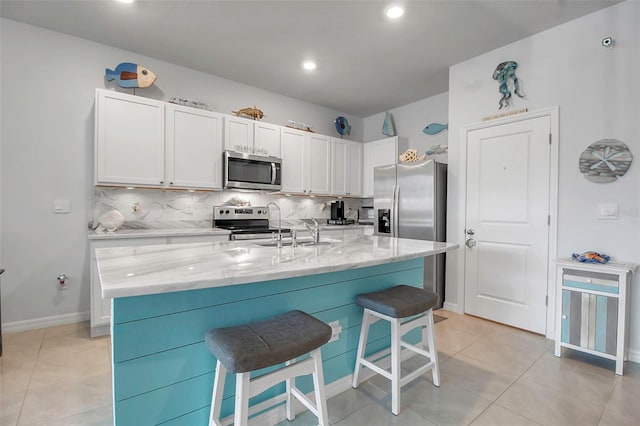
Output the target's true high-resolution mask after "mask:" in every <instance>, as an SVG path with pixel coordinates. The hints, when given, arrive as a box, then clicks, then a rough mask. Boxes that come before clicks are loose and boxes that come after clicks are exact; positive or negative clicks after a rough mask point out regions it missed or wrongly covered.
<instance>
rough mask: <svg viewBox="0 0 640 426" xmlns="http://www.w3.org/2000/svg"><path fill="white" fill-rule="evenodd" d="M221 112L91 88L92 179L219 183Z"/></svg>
mask: <svg viewBox="0 0 640 426" xmlns="http://www.w3.org/2000/svg"><path fill="white" fill-rule="evenodd" d="M222 128H223V115H221V114H217V113H213V112H210V111H205V110H200V109H195V108H189V107H185V106H180V105H175V104H169V103H165V102H160V101H155V100H153V99H147V98H143V97H140V96H134V95H129V94H124V93H118V92H113V91H110V90H103V89H98V90H96V135H95V136H96V181H95V183H96V185H120V186H146V187H160V188H193V189H222Z"/></svg>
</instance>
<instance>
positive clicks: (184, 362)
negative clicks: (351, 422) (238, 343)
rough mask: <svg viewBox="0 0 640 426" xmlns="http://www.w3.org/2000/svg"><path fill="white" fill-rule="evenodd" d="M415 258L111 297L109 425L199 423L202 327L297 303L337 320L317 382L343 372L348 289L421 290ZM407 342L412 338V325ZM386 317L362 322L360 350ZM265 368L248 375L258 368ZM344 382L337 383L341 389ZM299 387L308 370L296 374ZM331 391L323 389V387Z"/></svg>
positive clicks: (205, 357)
mask: <svg viewBox="0 0 640 426" xmlns="http://www.w3.org/2000/svg"><path fill="white" fill-rule="evenodd" d="M423 264H424V261H423V259H422V258H418V259H413V260H407V261H401V262H394V263H387V264H382V265H375V266H369V267H365V268H357V269H350V270H346V271H340V272H331V273H324V274H318V275H307V276H303V277H296V278H287V279H280V280H273V281H264V282H254V283H249V284H240V285H230V286H221V287H213V288H207V289H202V290H190V291H180V292H172V293H161V294H153V295H146V296H135V297H123V298H116V299H114V300H113V313H112V330H111V331H112V351H113V354H112V355H113V356H112V360H113V395H114V404H113V406H114V420H115V424H116V425H117V426H145V425H172V426H178V425H181V426H184V425H190V426H191V425H195V426H197V425H202V426H205V425H207V424H208V417H209V408H210V404H211V392H212V388H213V377H214V373H215V365H216V360H215V358H214V357H213V355H212V354H211V353H210V352H209V350H208V349H207V347H206V345H205V343H204V334H205V332H206V331H207V330H208V329H210V328H213V327H226V326H232V325H238V324H243V323H248V322H253V321H259V320H263V319H266V318H269V317H271V316H274V315H277V314H280V313H283V312H285V311H288V310H292V309H300V310H302V311H304V312H307V313H309V314H311V315H313V316H314V317H316V318H318V319H320V320H322V321H325V322H327V323H329V322H332V321H339V322H340V326H341V327H342V332H341V333H340V336H339V338H338V340H336V341H333V342H330V343H328V344H326V345H325V346H323V348H322V358H323V367H324V376H325V384H327V385H329V386H328V388H331V384H332V383H334V382H336V383H334V388H335V384H338V383H337V381H339V380H340V379H344V378H346V377H349V376H350V375H351V374H352V373H353V368H354V363H355V358H356V349H357V346H358V337H359V334H360V324H361V322H362V308H360V307H359V306H356V305H355V304H354V299H355V296H356V294H359V293H367V292H372V291H378V290H382V289H385V288H389V287H392V286H394V285H397V284H407V285H412V286H416V287H422V282H423V276H424V274H423ZM411 333H413V335H409V336H408V337H407V340H409V341H411V340H413V341H417V340H418V339H419V330H414V331H413V332H411ZM389 336H390V331H389V324H388V322H387V321H380V322H377V323H376V324H374V325H373V326H372V327H371V331H370V332H369V339H368V342H369V344H368V346H367V349H368V354H373V353H376V352H378V351H380V350H383V349H385V348H387V347H389ZM266 371H268V370H267V369H265V370H261V371H258V372H256V374H263V373H265V372H266ZM342 382H344V384H346V386H343V387H341V388H340V389H339V390H340V391H341V390H345V389H347V387H348V384H347V383H348V382H347V381H346V380H343V381H341V383H342ZM297 383H298V385H299V387H300V388H301V389H302V390H303V391H304V392H309V391H311V390H312V383H311V376H306V377H303V378H299V379H298V382H297ZM283 392H284V384H280V385H277V386H275V387H273V388H271V389H269V390H267V391H266V392H265V393H263V394H261V395H258V396H256V397H255V398H253V399H251V401H250V404H251V405H253V404H256V403H259V402H262V401H265V400H267V399H269V398H272V397H274V396H276V395H278V394H281V393H283ZM234 394H235V376H234V375H232V374H229V375H228V376H227V381H226V385H225V392H224V402H223V408H222V416H223V417H225V416H228V415H230V414H232V413H233V406H234ZM329 396H331V393H329Z"/></svg>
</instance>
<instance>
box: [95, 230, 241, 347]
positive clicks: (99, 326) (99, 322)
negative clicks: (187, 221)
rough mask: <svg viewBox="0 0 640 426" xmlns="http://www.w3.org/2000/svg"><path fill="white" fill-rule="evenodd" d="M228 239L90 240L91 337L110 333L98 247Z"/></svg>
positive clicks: (225, 236) (226, 237)
mask: <svg viewBox="0 0 640 426" xmlns="http://www.w3.org/2000/svg"><path fill="white" fill-rule="evenodd" d="M228 240H229V236H228V235H226V234H222V235H195V236H171V237H146V238H114V239H100V240H89V250H90V252H91V283H90V291H89V293H90V296H89V297H90V300H91V337H96V336H105V335H108V334H109V333H110V321H111V299H103V298H102V291H101V288H100V275H99V273H98V266H97V262H96V249H97V248H109V247H138V246H153V245H159V244H181V243H200V242H202V243H204V242H213V241H228Z"/></svg>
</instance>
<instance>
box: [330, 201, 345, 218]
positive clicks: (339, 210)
mask: <svg viewBox="0 0 640 426" xmlns="http://www.w3.org/2000/svg"><path fill="white" fill-rule="evenodd" d="M331 220H344V201H334V202H332V203H331Z"/></svg>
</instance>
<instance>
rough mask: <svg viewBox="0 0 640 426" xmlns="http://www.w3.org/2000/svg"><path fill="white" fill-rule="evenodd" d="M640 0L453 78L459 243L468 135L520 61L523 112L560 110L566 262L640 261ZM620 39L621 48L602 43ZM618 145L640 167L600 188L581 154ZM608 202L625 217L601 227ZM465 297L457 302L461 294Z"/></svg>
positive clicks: (634, 321)
mask: <svg viewBox="0 0 640 426" xmlns="http://www.w3.org/2000/svg"><path fill="white" fill-rule="evenodd" d="M639 22H640V3H639V2H637V1H627V2H624V3H621V4H619V5H616V6H613V7H610V8H607V9H604V10H602V11H599V12H596V13H593V14H591V15H587V16H585V17H583V18H580V19H577V20H574V21H572V22H569V23H567V24H564V25H561V26H558V27H556V28H553V29H550V30H548V31H545V32H542V33H539V34H536V35H534V36H532V37H528V38H526V39H523V40H520V41H518V42H516V43H513V44H510V45H508V46H505V47H502V48H500V49H497V50H494V51H492V52H489V53H487V54H484V55H482V56H478V57H476V58H473V59H471V60H468V61H466V62H463V63H460V64H457V65H455V66H453V67H451V69H450V73H449V123H450V124H449V197H448V200H449V213H450V214H449V215H448V224H447V225H448V227H447V235H448V239H449V240H450V241H454V242H460V241H462V235H461V234H462V231H463V229H464V223H461V222H460V220H459V210H460V208H462V206H463V202H464V200H461V199H460V196H461V194H462V190H463V188H464V185H465V182H464V181H463V179H462V178H461V174H462V176H464V174H463V173H462V172H463V171H462V170H460V163H461V161H462V159H461V156H462V155H464V154H463V152H462V151H461V149H460V146H461V143H463V141H461V139H460V138H461V129H462V128H463V127H464V126H467V125H470V124H474V123H479V122H480V121H481V120H482V118H483V117H486V116H490V115H493V114H496V113H498V104H497V103H498V99H499V97H500V94H499V93H498V87H497V83H496V82H495V81H493V80H492V79H491V75H492V73H493V70H494V69H495V67H496V65H497V64H499V63H501V62H503V61H507V60H514V61H516V62H518V64H519V66H518V72H517V74H518V77H519V79H520V80H521V81H522V83H523V88H524V93H525V94H526V97H525V98H524V99H520V98H518V97H515V101H514V106H513V109H514V110H515V109H519V108H524V107H526V108H529V111H534V110H536V109H542V108H546V107H551V106H556V105H557V106H559V116H560V118H559V121H560V129H559V131H560V135H559V141H557V143H559V176H558V178H559V200H558V210H559V212H558V218H557V221H558V245H557V253H558V256H559V257H568V256H570V255H571V253H572V252H578V253H581V252H583V251H587V250H596V251H599V252H603V253H607V254H609V255H611V256H613V257H614V259H615V260H616V261H619V262H622V261H626V262H636V263H639V262H640V167H639V164H638V161H639V159H640V127H639V122H640V121H639V120H638V118H639V117H640V89H639V87H640V86H639V85H638V76H640V33H639V32H640V26H639V25H638V23H639ZM605 36H612V37H613V38H614V39H615V40H616V45H615V47H614V48H611V49H604V48H603V47H601V45H600V41H601V39H602V38H603V37H605ZM603 138H615V139H619V140H621V141H623V142H624V143H626V144H627V146H628V147H629V149H630V150H631V153H632V154H633V155H634V156H635V162H634V164H632V166H631V168H630V169H629V171H628V172H627V174H626V175H625V176H624V177H622V178H621V179H620V180H619V181H617V182H614V183H608V184H596V183H593V182H590V181H588V180H586V179H585V178H584V177H583V176H582V174H581V173H580V172H579V171H578V158H579V156H580V153H581V152H582V151H583V150H584V149H585V148H586V147H587V146H588V145H590V144H591V143H593V142H595V141H597V140H599V139H603ZM599 203H617V204H618V206H619V210H620V218H619V219H618V220H598V219H597V218H596V206H597V204H599ZM459 253H460V251H458V252H457V253H452V254H449V255H447V302H449V303H452V304H454V305H455V304H457V305H458V307H459V308H460V307H461V305H462V300H461V297H460V296H461V295H462V294H463V285H464V283H463V277H462V276H461V275H460V274H459V272H460V269H459V268H461V266H460V265H459V263H460V262H459V260H460V258H459ZM639 284H640V280H639V279H638V277H637V274H636V276H635V277H634V283H633V285H632V287H633V289H634V290H635V291H632V294H631V297H632V299H631V327H630V340H631V343H630V348H631V350H632V352H633V353H632V355H633V357H634V359H635V360H636V361H640V291H637V290H638V288H639V287H638V285H639ZM456 296H457V297H456Z"/></svg>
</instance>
